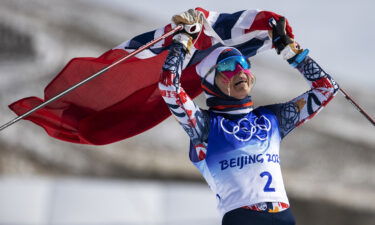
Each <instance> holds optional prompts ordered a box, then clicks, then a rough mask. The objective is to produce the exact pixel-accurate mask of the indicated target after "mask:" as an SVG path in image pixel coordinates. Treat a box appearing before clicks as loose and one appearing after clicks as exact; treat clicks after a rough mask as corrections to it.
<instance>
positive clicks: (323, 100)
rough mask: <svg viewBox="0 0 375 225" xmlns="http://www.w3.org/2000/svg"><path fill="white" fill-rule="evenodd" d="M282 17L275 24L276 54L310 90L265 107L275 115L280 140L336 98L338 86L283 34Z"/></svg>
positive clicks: (273, 36)
mask: <svg viewBox="0 0 375 225" xmlns="http://www.w3.org/2000/svg"><path fill="white" fill-rule="evenodd" d="M283 22H284V21H283V19H282V18H281V19H280V21H278V22H277V24H276V23H275V24H274V29H273V34H272V38H273V42H274V45H275V48H276V51H277V53H278V54H281V55H282V56H283V58H284V59H286V60H287V61H288V62H289V64H291V65H292V66H293V67H296V69H297V70H298V71H299V72H300V73H301V74H302V75H303V76H304V77H305V79H306V81H307V83H308V85H309V86H310V88H311V89H310V90H309V91H307V92H305V93H304V94H302V95H300V96H298V97H296V98H294V99H293V100H291V101H288V102H286V103H282V104H275V105H270V106H266V108H268V109H270V110H271V111H273V112H274V114H275V115H276V116H277V118H278V121H279V129H280V134H281V137H282V138H283V137H285V136H286V135H287V134H288V133H289V132H290V131H292V130H293V129H294V128H295V127H297V126H299V125H301V124H303V123H305V122H306V121H307V120H309V119H311V118H312V117H314V116H315V115H316V114H317V113H318V112H320V110H321V109H322V108H323V107H324V106H326V105H327V104H328V102H330V101H331V100H332V98H333V97H334V96H335V94H336V92H337V90H338V85H337V84H336V82H335V81H334V80H333V79H332V77H331V76H330V75H329V74H327V73H326V72H325V71H324V70H323V69H322V68H321V67H320V66H319V65H318V64H317V63H316V62H315V61H314V60H313V59H312V58H310V57H309V56H307V54H308V50H302V49H300V47H299V45H298V44H297V43H296V42H294V40H292V39H290V38H289V37H288V36H287V35H286V34H285V25H283Z"/></svg>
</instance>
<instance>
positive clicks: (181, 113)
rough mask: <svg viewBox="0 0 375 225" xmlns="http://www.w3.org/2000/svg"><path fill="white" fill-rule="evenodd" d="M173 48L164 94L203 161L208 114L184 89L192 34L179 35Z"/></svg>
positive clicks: (194, 154)
mask: <svg viewBox="0 0 375 225" xmlns="http://www.w3.org/2000/svg"><path fill="white" fill-rule="evenodd" d="M173 39H174V43H173V44H172V45H171V46H170V48H169V54H168V56H167V58H166V60H165V63H164V66H163V71H162V74H161V77H160V81H159V90H160V93H161V95H162V97H163V99H164V101H165V102H166V104H167V106H168V107H169V109H170V111H171V112H172V114H173V115H174V117H175V118H176V119H177V121H178V122H179V123H180V125H181V126H182V127H183V128H184V130H185V131H186V133H187V134H188V135H189V137H190V140H191V143H192V150H195V151H193V152H190V155H191V157H192V158H194V159H203V158H204V157H205V154H206V146H207V144H206V142H207V136H208V125H207V123H208V115H207V113H206V112H204V111H203V110H201V109H200V108H199V107H198V106H197V105H196V104H195V103H194V102H193V101H192V99H191V98H190V97H189V96H188V95H187V94H186V92H185V90H184V89H183V88H182V87H181V82H180V81H181V72H182V71H181V70H182V64H183V62H184V59H185V55H186V54H187V53H188V51H189V45H190V43H191V41H192V38H191V36H190V35H188V34H186V33H179V34H177V35H176V36H175V37H174V38H173Z"/></svg>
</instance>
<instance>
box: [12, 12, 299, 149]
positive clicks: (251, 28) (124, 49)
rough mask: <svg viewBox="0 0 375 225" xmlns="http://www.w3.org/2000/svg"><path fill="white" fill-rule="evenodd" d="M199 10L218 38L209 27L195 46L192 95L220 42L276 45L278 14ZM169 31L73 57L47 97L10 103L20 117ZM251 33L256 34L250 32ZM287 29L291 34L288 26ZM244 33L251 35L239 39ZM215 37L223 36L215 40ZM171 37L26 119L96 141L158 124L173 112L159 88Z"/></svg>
mask: <svg viewBox="0 0 375 225" xmlns="http://www.w3.org/2000/svg"><path fill="white" fill-rule="evenodd" d="M197 9H198V10H200V11H202V12H203V13H204V15H205V17H206V18H207V21H208V22H207V23H208V25H207V24H205V31H207V30H208V27H207V26H210V27H211V32H212V30H214V32H215V33H216V39H215V37H212V36H210V33H209V32H208V31H207V32H203V33H202V35H200V37H199V39H198V41H197V43H196V45H195V47H196V49H197V50H196V51H195V53H194V55H193V57H192V58H191V59H190V61H189V62H188V63H187V64H186V65H185V67H184V70H183V75H182V86H183V87H184V89H185V90H186V92H187V93H188V94H189V96H191V97H192V98H194V97H196V96H197V95H199V94H200V93H201V92H202V90H201V87H200V79H199V77H198V76H197V75H196V71H195V65H196V64H197V63H199V62H200V60H202V59H203V57H204V56H205V55H207V54H208V53H209V52H210V51H209V50H211V51H212V50H213V49H214V47H215V46H217V47H218V46H220V45H219V44H220V43H222V44H223V43H224V44H226V43H228V42H230V45H231V46H234V47H237V48H238V49H239V50H240V51H241V52H243V54H244V55H246V56H248V57H250V56H253V55H255V54H257V53H258V52H260V51H263V50H266V49H270V48H271V47H272V43H271V42H270V40H269V38H268V36H267V35H266V32H267V30H269V29H270V28H269V26H268V19H269V18H270V17H274V18H275V19H278V18H279V15H277V14H275V13H272V12H267V11H257V10H246V11H240V12H236V13H233V14H220V13H216V12H210V11H206V10H204V9H201V8H197ZM212 18H215V19H212ZM170 30H171V25H170V24H169V25H167V26H165V27H163V28H160V29H158V30H155V31H151V32H148V33H144V34H141V35H139V36H137V37H135V38H133V39H131V40H129V41H127V42H124V43H123V44H121V45H120V46H118V47H116V48H114V49H112V50H109V51H108V52H106V53H104V54H103V55H101V56H100V57H98V58H74V59H72V60H71V61H70V62H69V63H68V64H67V65H66V66H65V68H64V69H63V70H62V71H61V72H60V73H59V74H58V75H57V76H56V77H55V78H54V79H53V80H52V81H51V82H50V83H49V85H48V86H47V87H46V88H45V91H44V94H45V96H44V100H43V99H40V98H38V97H28V98H24V99H21V100H18V101H17V102H14V103H12V104H11V105H10V106H9V107H10V109H11V110H13V111H14V112H15V113H16V114H17V115H21V114H23V113H26V112H27V111H29V110H31V109H32V108H34V107H36V106H38V105H39V104H41V103H43V102H44V101H46V100H48V99H50V98H52V97H54V96H56V95H57V94H59V93H60V92H62V91H64V90H65V89H67V88H69V87H71V86H73V85H74V84H76V83H78V82H80V81H82V80H83V79H85V78H87V77H89V76H91V75H92V74H94V73H96V72H98V71H100V70H101V69H103V68H104V67H106V66H108V65H110V64H112V63H113V62H115V61H117V60H118V59H120V58H122V57H123V56H125V55H127V54H129V53H130V52H131V51H134V49H137V48H139V47H140V46H142V45H144V44H146V43H147V42H149V41H151V40H153V39H155V38H157V37H160V36H161V35H162V34H164V33H166V32H168V31H170ZM259 31H263V32H259ZM251 32H253V33H254V35H249V33H251ZM287 32H288V33H289V35H290V36H292V37H293V34H292V33H291V32H292V31H291V27H290V26H289V25H287ZM245 34H246V35H245ZM245 36H246V38H248V39H243V38H242V39H238V37H245ZM217 37H219V39H222V40H217ZM234 40H238V41H239V42H238V43H237V42H236V41H234ZM171 41H172V40H171V38H167V39H166V40H164V41H162V42H160V43H158V44H156V45H154V46H153V47H152V48H150V49H148V50H145V51H143V52H142V53H139V54H137V55H136V56H135V57H133V58H130V59H129V60H127V61H125V62H123V63H121V64H119V65H117V66H115V67H113V68H111V69H110V70H109V71H107V72H106V73H105V74H103V75H101V76H99V77H97V78H95V79H93V80H91V81H90V82H88V83H87V84H85V85H82V86H80V87H78V88H77V89H75V90H74V91H72V92H70V93H69V94H67V95H65V96H63V97H62V98H60V99H59V100H57V101H55V102H53V103H51V104H49V105H48V106H46V107H45V108H43V109H40V110H38V111H36V112H34V113H33V114H32V115H30V116H28V117H26V120H30V121H32V122H34V123H35V124H37V125H39V126H41V127H43V128H44V129H45V130H46V132H47V133H48V134H49V135H50V136H52V137H54V138H57V139H60V140H63V141H68V142H73V143H81V144H92V145H103V144H109V143H113V142H116V141H120V140H123V139H126V138H129V137H132V136H134V135H137V134H139V133H141V132H144V131H146V130H148V129H150V128H152V127H154V126H155V125H157V124H158V123H160V122H161V121H163V120H164V119H166V118H167V117H168V116H169V115H170V112H169V110H168V107H167V106H166V105H165V103H164V102H163V100H162V98H161V95H160V93H159V90H158V87H157V86H158V80H159V76H160V73H161V69H162V65H163V63H164V60H165V58H166V55H167V51H165V50H166V49H167V47H168V46H169V45H170V43H171ZM244 43H245V44H244ZM198 49H199V50H198Z"/></svg>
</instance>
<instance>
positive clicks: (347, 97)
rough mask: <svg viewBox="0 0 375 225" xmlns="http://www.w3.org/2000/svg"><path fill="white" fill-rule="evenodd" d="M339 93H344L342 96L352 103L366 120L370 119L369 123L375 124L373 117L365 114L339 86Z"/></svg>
mask: <svg viewBox="0 0 375 225" xmlns="http://www.w3.org/2000/svg"><path fill="white" fill-rule="evenodd" d="M339 90H340V93H341V94H343V95H344V97H345V98H346V100H348V101H349V102H350V103H352V105H353V106H354V107H355V108H356V109H357V110H358V111H359V112H360V113H361V114H362V115H363V116H364V117H366V119H367V120H368V121H370V123H372V125H373V126H375V121H374V119H373V118H371V116H370V115H369V114H367V113H366V112H365V110H363V109H362V108H361V106H359V105H358V104H357V103H356V102H355V101H354V100H353V99H352V98H351V97H350V96H349V95H348V94H347V93H346V92H345V91H344V89H342V88H340V89H339Z"/></svg>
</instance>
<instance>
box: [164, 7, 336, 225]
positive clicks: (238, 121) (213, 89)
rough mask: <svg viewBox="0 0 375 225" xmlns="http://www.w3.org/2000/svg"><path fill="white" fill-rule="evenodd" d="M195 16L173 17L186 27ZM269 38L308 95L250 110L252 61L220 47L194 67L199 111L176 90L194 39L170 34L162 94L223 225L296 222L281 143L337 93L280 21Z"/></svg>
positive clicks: (182, 90)
mask: <svg viewBox="0 0 375 225" xmlns="http://www.w3.org/2000/svg"><path fill="white" fill-rule="evenodd" d="M198 17H199V12H197V11H195V10H189V11H187V12H185V13H182V14H180V15H176V16H174V17H173V18H172V20H173V22H174V23H175V24H184V25H191V24H194V23H196V22H197V21H198ZM272 25H273V31H272V34H270V36H272V37H271V38H272V40H273V44H274V46H275V49H276V51H277V53H278V54H281V55H282V56H283V58H284V59H286V60H287V61H288V63H289V64H291V65H292V66H293V67H296V68H297V69H298V71H300V72H301V74H302V75H304V77H305V78H306V80H307V83H308V84H309V85H310V87H311V89H310V90H309V91H307V92H306V93H304V94H302V95H300V96H298V97H296V98H295V99H293V100H291V101H289V102H286V103H281V104H274V105H267V106H261V107H257V108H253V102H252V100H251V97H250V92H251V89H252V87H253V86H254V84H255V76H254V75H253V74H252V72H251V65H250V62H249V60H248V59H247V58H246V57H244V56H243V55H242V54H241V52H240V51H238V50H237V49H235V48H231V47H219V48H216V49H215V50H213V51H212V52H211V53H210V54H209V55H208V56H206V57H205V58H204V59H203V60H202V61H201V62H200V64H199V65H198V66H197V72H198V74H199V75H200V77H201V79H202V88H203V90H204V92H205V95H206V97H207V100H206V103H207V106H208V107H209V109H208V110H202V109H200V108H199V107H198V106H197V105H196V104H194V102H193V101H192V100H191V99H190V98H189V96H188V95H187V94H186V93H185V91H184V89H183V88H182V87H181V84H180V80H181V77H180V75H181V68H182V63H183V61H184V58H185V56H186V54H189V48H190V46H191V42H192V41H193V39H194V36H195V35H190V34H189V33H187V32H181V33H179V34H177V35H175V36H174V44H172V45H171V47H170V50H169V54H168V56H167V58H166V61H165V64H164V66H163V72H162V75H161V79H160V82H159V89H160V91H161V94H162V96H163V99H164V100H165V102H166V103H167V105H168V107H169V109H170V110H171V112H172V113H173V115H174V116H175V118H176V119H177V120H178V122H179V123H180V124H181V126H182V127H183V128H184V130H185V131H186V132H187V134H188V135H189V137H190V141H191V145H190V153H189V155H190V160H191V161H192V162H193V164H194V165H195V166H196V167H197V168H198V170H199V171H200V172H201V174H202V175H203V177H204V178H205V180H206V181H207V183H208V185H209V186H210V188H211V189H212V191H213V192H214V193H215V194H216V197H217V200H218V209H219V211H220V212H221V213H222V215H223V222H222V224H223V225H229V224H230V225H237V224H238V225H240V224H241V225H245V224H249V225H250V224H256V225H268V224H270V225H271V224H278V225H284V224H285V225H287V224H288V225H289V224H295V222H294V218H293V215H292V213H291V211H290V209H289V201H288V198H287V195H286V192H285V188H284V184H283V179H282V174H281V169H280V157H279V147H280V142H281V140H282V139H283V138H284V137H285V136H286V135H287V134H288V133H289V132H290V131H292V130H293V129H294V128H295V127H297V126H299V125H301V124H303V123H304V122H305V121H307V120H308V119H310V118H312V117H313V116H314V115H316V113H317V112H319V110H320V109H321V108H322V107H323V106H325V105H326V104H327V103H328V102H329V101H330V100H331V99H332V98H333V96H334V95H335V93H336V91H337V89H338V87H337V85H336V84H335V82H334V81H333V80H332V78H331V77H330V76H329V75H328V74H327V73H325V72H324V71H323V70H322V69H321V68H320V66H319V65H318V64H317V63H316V62H315V61H314V60H313V59H311V58H310V57H309V56H307V54H308V50H302V49H300V48H299V46H298V44H297V43H296V42H295V41H294V40H292V39H291V38H290V37H288V35H287V34H286V32H285V19H284V18H280V19H279V21H274V23H273V24H272Z"/></svg>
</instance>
